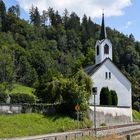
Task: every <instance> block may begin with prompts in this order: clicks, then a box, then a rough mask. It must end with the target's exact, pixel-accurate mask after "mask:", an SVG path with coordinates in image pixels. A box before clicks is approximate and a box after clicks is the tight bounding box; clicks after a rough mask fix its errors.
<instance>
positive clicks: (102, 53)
mask: <svg viewBox="0 0 140 140" xmlns="http://www.w3.org/2000/svg"><path fill="white" fill-rule="evenodd" d="M106 58H110V59H111V60H112V44H111V42H110V40H109V39H108V38H107V33H106V28H105V21H104V13H103V14H102V24H101V31H100V38H99V40H97V42H96V45H95V62H96V64H99V63H101V62H103V61H104V60H105V59H106Z"/></svg>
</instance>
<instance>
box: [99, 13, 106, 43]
mask: <svg viewBox="0 0 140 140" xmlns="http://www.w3.org/2000/svg"><path fill="white" fill-rule="evenodd" d="M105 38H107V34H106V28H105V23H104V11H103V14H102V25H101V32H100V40H102V39H105Z"/></svg>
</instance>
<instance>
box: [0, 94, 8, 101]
mask: <svg viewBox="0 0 140 140" xmlns="http://www.w3.org/2000/svg"><path fill="white" fill-rule="evenodd" d="M7 98H8V95H7V94H6V93H5V92H0V103H6V102H7Z"/></svg>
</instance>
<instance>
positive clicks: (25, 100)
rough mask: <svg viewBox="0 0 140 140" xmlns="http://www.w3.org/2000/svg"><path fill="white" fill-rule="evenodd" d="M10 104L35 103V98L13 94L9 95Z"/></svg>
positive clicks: (29, 95) (24, 94)
mask: <svg viewBox="0 0 140 140" xmlns="http://www.w3.org/2000/svg"><path fill="white" fill-rule="evenodd" d="M10 97H11V103H30V104H32V103H35V102H36V97H35V96H34V95H32V94H27V93H13V94H10Z"/></svg>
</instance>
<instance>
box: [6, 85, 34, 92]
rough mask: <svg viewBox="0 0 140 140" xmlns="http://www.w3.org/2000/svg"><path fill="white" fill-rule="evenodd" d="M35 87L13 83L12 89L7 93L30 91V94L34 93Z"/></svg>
mask: <svg viewBox="0 0 140 140" xmlns="http://www.w3.org/2000/svg"><path fill="white" fill-rule="evenodd" d="M34 90H35V89H33V88H30V87H27V86H23V85H20V84H13V87H12V90H11V91H7V93H28V94H33V92H34Z"/></svg>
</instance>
